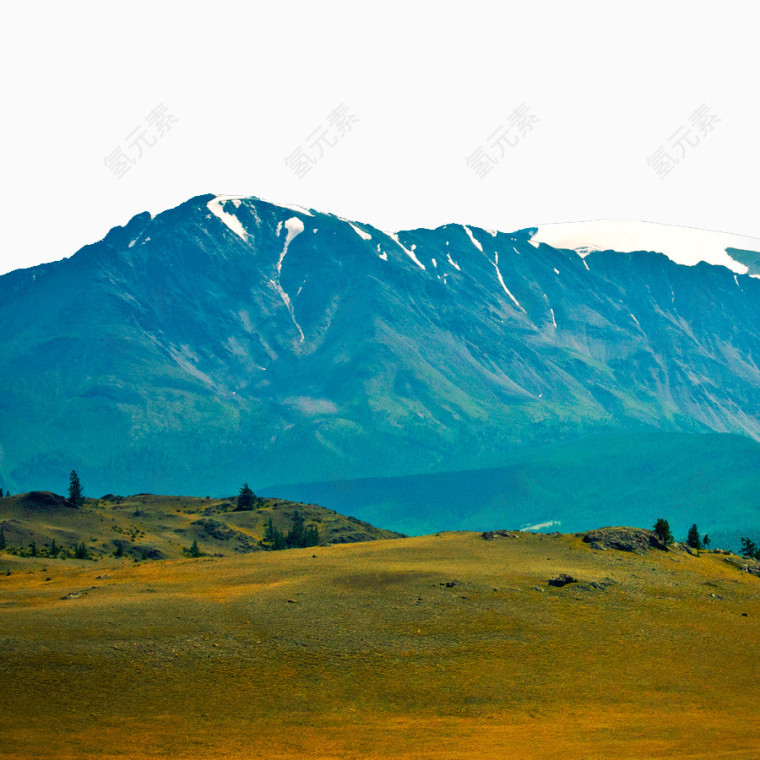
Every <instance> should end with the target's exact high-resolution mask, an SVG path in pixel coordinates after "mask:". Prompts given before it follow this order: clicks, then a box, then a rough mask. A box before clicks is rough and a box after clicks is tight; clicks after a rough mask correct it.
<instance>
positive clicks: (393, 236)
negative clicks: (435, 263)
mask: <svg viewBox="0 0 760 760" xmlns="http://www.w3.org/2000/svg"><path fill="white" fill-rule="evenodd" d="M387 234H388V237H389V238H390V239H391V240H393V242H394V243H396V245H397V246H398V247H399V248H400V249H401V250H402V251H403V252H404V253H405V254H406V255H407V256H408V257H409V258H410V259H411V260H412V261H413V262H414V263H415V264H416V265H417V266H418V267H419V268H420V269H425V265H424V264H423V263H422V262H421V261H420V260H419V259H418V258H417V256H416V254H415V253H414V248H415V246H412V248H411V250H410V249H409V248H407V247H406V246H405V245H404V244H403V243H402V242H401V241H400V240H399V239H398V235H397V234H396V233H395V232H389V233H387Z"/></svg>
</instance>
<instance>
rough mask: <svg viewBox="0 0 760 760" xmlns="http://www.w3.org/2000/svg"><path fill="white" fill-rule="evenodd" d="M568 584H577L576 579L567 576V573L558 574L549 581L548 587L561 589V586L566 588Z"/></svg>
mask: <svg viewBox="0 0 760 760" xmlns="http://www.w3.org/2000/svg"><path fill="white" fill-rule="evenodd" d="M568 583H578V579H577V578H573V576H572V575H568V574H567V573H560V574H559V575H558V576H557V577H556V578H552V579H550V580H549V585H550V586H554V587H555V588H562V587H563V586H567V584H568Z"/></svg>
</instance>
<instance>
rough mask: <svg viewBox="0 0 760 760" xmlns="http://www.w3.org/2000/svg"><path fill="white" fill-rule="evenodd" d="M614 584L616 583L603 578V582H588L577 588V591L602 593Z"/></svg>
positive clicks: (610, 579)
mask: <svg viewBox="0 0 760 760" xmlns="http://www.w3.org/2000/svg"><path fill="white" fill-rule="evenodd" d="M616 583H617V581H615V580H612V578H605V579H604V580H603V581H589V582H588V583H584V584H583V585H582V586H578V589H579V590H580V591H604V590H605V589H608V588H609V587H610V586H614V585H615V584H616Z"/></svg>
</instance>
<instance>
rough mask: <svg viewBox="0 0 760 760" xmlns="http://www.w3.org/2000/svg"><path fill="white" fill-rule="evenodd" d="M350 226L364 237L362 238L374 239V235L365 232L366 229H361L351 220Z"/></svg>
mask: <svg viewBox="0 0 760 760" xmlns="http://www.w3.org/2000/svg"><path fill="white" fill-rule="evenodd" d="M348 226H349V227H350V228H351V229H352V230H353V231H354V232H355V233H356V234H357V235H358V236H359V237H360V238H361V239H362V240H372V235H370V234H369V233H367V232H365V231H364V230H361V229H359V228H358V227H357V226H356V225H355V224H351V222H349V223H348Z"/></svg>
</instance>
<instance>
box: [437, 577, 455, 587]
mask: <svg viewBox="0 0 760 760" xmlns="http://www.w3.org/2000/svg"><path fill="white" fill-rule="evenodd" d="M457 585H459V581H458V580H457V579H456V578H454V580H453V581H446V583H441V586H446V588H454V586H457Z"/></svg>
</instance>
